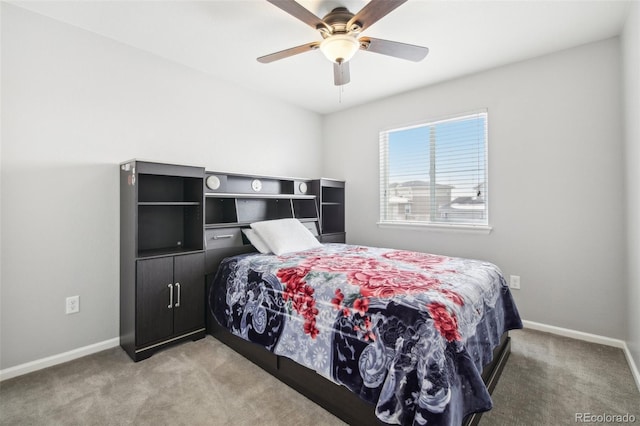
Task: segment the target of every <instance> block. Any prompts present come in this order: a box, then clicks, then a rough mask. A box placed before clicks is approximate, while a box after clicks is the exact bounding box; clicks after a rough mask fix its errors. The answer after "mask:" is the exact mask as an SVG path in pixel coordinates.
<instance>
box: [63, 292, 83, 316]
mask: <svg viewBox="0 0 640 426" xmlns="http://www.w3.org/2000/svg"><path fill="white" fill-rule="evenodd" d="M78 312H80V296H69V297H67V305H66V314H67V315H68V314H76V313H78Z"/></svg>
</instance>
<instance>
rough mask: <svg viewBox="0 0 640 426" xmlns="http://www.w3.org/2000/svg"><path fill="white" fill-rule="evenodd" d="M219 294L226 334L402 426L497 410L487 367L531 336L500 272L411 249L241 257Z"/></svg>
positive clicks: (219, 281)
mask: <svg viewBox="0 0 640 426" xmlns="http://www.w3.org/2000/svg"><path fill="white" fill-rule="evenodd" d="M211 289H212V291H211V293H210V296H209V297H210V299H209V302H210V307H211V309H212V313H213V315H214V316H215V318H216V319H217V321H218V322H219V323H220V324H221V325H222V326H224V327H225V328H227V329H228V330H230V331H231V332H232V333H233V334H235V335H237V336H240V337H242V338H244V339H246V340H249V341H252V342H255V343H258V344H260V345H262V346H264V347H266V348H267V349H268V350H269V351H271V352H273V353H275V354H276V355H281V356H286V357H288V358H290V359H292V360H294V361H296V362H298V363H299V364H302V365H304V366H306V367H308V368H311V369H313V370H315V371H316V372H318V373H319V374H321V375H322V376H324V377H325V378H327V379H329V380H331V381H333V382H335V383H339V384H341V385H344V386H346V387H347V388H349V389H350V390H351V391H352V392H355V393H356V394H357V395H359V396H360V398H362V399H364V400H366V401H368V402H370V403H372V404H374V405H375V412H376V416H377V417H378V418H379V419H380V420H382V421H383V422H385V423H390V424H403V425H404V424H414V425H425V424H429V425H460V424H461V423H462V422H463V419H464V417H465V416H466V415H468V414H470V413H472V412H479V411H486V410H489V409H490V408H491V405H492V404H491V398H490V396H489V394H488V392H487V390H486V387H485V385H484V383H483V381H482V377H481V375H480V372H481V371H482V366H484V365H486V364H487V363H488V362H490V361H491V358H492V351H493V348H494V347H495V346H497V345H498V344H499V340H500V336H501V335H502V334H503V332H505V331H507V330H510V329H514V328H521V327H522V323H521V321H520V317H519V315H518V311H517V309H516V307H515V304H514V302H513V299H512V297H511V293H510V292H509V289H508V287H507V286H506V283H505V280H504V278H503V276H502V274H501V272H500V270H499V269H498V268H497V267H496V266H495V265H493V264H491V263H487V262H481V261H477V260H469V259H461V258H453V257H445V256H438V255H433V254H424V253H416V252H409V251H400V250H390V249H382V248H372V247H363V246H352V245H345V244H326V245H324V246H323V247H322V248H318V249H313V250H309V251H305V252H297V253H292V254H288V255H283V256H275V255H264V254H258V253H252V254H248V255H240V256H235V257H232V258H228V259H226V260H225V261H223V263H222V264H221V266H220V268H219V270H218V274H217V276H216V279H215V282H214V283H213V285H212V286H211Z"/></svg>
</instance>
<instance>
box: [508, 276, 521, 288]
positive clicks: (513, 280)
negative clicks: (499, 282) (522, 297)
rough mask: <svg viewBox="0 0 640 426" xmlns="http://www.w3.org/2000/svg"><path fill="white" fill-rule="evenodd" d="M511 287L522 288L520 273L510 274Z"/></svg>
mask: <svg viewBox="0 0 640 426" xmlns="http://www.w3.org/2000/svg"><path fill="white" fill-rule="evenodd" d="M509 287H511V288H512V289H514V290H520V275H511V276H509Z"/></svg>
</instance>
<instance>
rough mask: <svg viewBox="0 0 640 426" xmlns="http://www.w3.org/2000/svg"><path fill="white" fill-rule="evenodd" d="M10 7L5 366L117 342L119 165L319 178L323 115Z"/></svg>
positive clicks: (5, 110) (5, 90)
mask: <svg viewBox="0 0 640 426" xmlns="http://www.w3.org/2000/svg"><path fill="white" fill-rule="evenodd" d="M1 7H2V178H1V185H2V188H1V189H2V225H1V226H2V228H1V232H2V252H1V253H2V262H1V267H2V269H1V278H2V288H1V321H0V323H1V326H0V327H1V334H0V337H1V339H2V340H1V342H2V344H1V351H0V357H1V359H0V369H5V368H9V367H12V366H15V365H19V364H22V363H26V362H29V361H32V360H36V359H41V358H44V357H47V356H50V355H54V354H59V353H63V352H65V351H69V350H72V349H76V348H80V347H83V346H86V345H90V344H93V343H98V342H102V341H105V340H108V339H112V338H116V337H118V321H119V320H118V298H119V290H118V277H119V275H118V268H119V265H118V250H119V247H118V244H119V242H118V235H119V232H118V229H119V213H118V186H117V184H118V166H117V165H118V163H120V162H122V161H125V160H128V159H131V158H143V159H149V160H154V161H165V162H174V163H184V164H195V165H201V166H205V167H207V168H208V169H210V170H224V171H238V172H247V171H250V172H255V173H257V174H277V175H292V176H319V175H320V166H321V161H320V146H321V144H320V142H321V131H322V119H321V117H320V116H318V115H317V114H315V113H311V112H307V111H304V110H301V109H299V108H297V107H293V106H289V105H287V104H284V103H281V102H279V101H274V100H271V99H267V98H264V97H262V96H260V95H258V94H256V93H252V92H248V91H246V90H244V89H242V88H240V87H234V86H232V85H229V84H228V83H225V82H221V81H216V80H215V79H212V78H211V77H209V76H207V75H205V74H202V73H200V72H197V71H194V70H191V69H189V68H186V67H184V66H181V65H178V64H175V63H172V62H169V61H167V60H164V59H161V58H159V57H156V56H154V55H151V54H147V53H145V52H142V51H140V50H137V49H134V48H131V47H128V46H126V45H123V44H120V43H117V42H114V41H112V40H110V39H107V38H104V37H101V36H98V35H95V34H93V33H89V32H86V31H83V30H80V29H77V28H74V27H71V26H69V25H66V24H62V23H60V22H58V21H55V20H52V19H50V18H45V17H43V16H40V15H37V14H34V13H31V12H27V11H25V10H23V9H21V8H18V7H15V6H12V5H8V4H6V3H5V2H2V5H1ZM71 295H80V306H81V311H80V313H79V314H76V315H65V313H64V301H65V297H66V296H71Z"/></svg>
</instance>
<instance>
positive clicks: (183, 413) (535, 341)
mask: <svg viewBox="0 0 640 426" xmlns="http://www.w3.org/2000/svg"><path fill="white" fill-rule="evenodd" d="M512 337H513V345H512V354H511V358H510V359H509V362H508V364H507V366H506V368H505V370H504V373H503V375H502V377H501V379H500V382H499V383H498V386H497V387H496V390H495V392H494V395H493V399H494V405H495V408H494V409H493V410H492V411H491V412H490V413H487V414H485V415H484V416H483V419H482V422H481V425H485V426H486V425H561V424H567V425H568V424H576V423H575V413H577V412H589V413H599V414H602V413H608V414H625V413H627V412H628V413H632V414H634V415H635V416H636V419H637V420H636V422H637V423H638V424H640V393H639V392H638V389H637V388H636V387H635V384H634V381H633V378H632V377H631V372H630V370H629V367H628V365H627V364H626V361H625V358H624V354H623V353H622V351H621V350H620V349H615V348H610V347H606V346H600V345H595V344H590V343H585V342H580V341H575V340H571V339H566V338H562V337H558V336H553V335H549V334H545V333H539V332H535V331H531V330H526V331H516V332H512ZM0 424H2V425H169V424H171V425H292V426H293V425H296V426H297V425H316V424H317V425H341V424H343V423H342V422H341V421H340V420H339V419H337V418H335V417H334V416H332V415H331V414H329V413H328V412H326V411H325V410H323V409H322V408H320V407H318V406H317V405H315V404H314V403H312V402H311V401H309V400H308V399H306V398H305V397H303V396H301V395H300V394H298V393H297V392H295V391H293V390H292V389H290V388H289V387H287V386H286V385H284V384H282V383H280V382H279V381H277V380H276V379H274V378H272V377H271V376H270V375H268V374H267V373H265V372H264V371H262V370H261V369H260V368H258V367H256V366H255V365H253V364H252V363H251V362H249V361H247V360H245V359H244V358H242V357H241V356H240V355H238V354H236V353H235V352H233V351H232V350H231V349H229V348H227V347H226V346H224V345H223V344H221V343H220V342H218V341H217V340H215V339H213V338H212V337H207V338H205V339H203V340H200V341H198V342H190V343H186V344H182V345H178V346H175V347H172V348H170V349H167V350H165V351H163V352H160V353H157V354H155V355H154V356H152V357H151V358H149V359H147V360H145V361H142V362H139V363H133V362H132V361H131V360H130V359H129V358H128V357H127V355H126V354H125V353H124V352H123V351H122V350H121V349H120V348H114V349H110V350H107V351H104V352H101V353H99V354H95V355H91V356H88V357H85V358H82V359H79V360H76V361H72V362H70V363H66V364H62V365H59V366H55V367H51V368H48V369H46V370H42V371H38V372H35V373H31V374H28V375H25V376H21V377H17V378H15V379H10V380H7V381H4V382H2V383H0Z"/></svg>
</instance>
